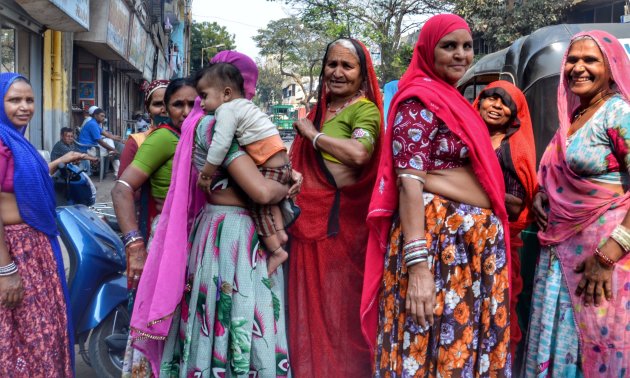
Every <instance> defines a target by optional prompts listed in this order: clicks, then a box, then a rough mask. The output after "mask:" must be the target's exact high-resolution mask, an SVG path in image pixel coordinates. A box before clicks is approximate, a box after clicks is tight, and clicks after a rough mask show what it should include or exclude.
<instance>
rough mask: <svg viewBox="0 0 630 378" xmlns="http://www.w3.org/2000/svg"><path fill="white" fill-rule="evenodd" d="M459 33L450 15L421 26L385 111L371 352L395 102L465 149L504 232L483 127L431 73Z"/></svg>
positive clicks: (374, 220)
mask: <svg viewBox="0 0 630 378" xmlns="http://www.w3.org/2000/svg"><path fill="white" fill-rule="evenodd" d="M460 29H464V30H466V31H468V32H469V33H470V29H469V28H468V24H466V21H464V20H463V19H462V18H461V17H459V16H456V15H454V14H441V15H437V16H434V17H431V18H430V19H429V20H428V21H427V22H426V23H425V24H424V26H423V27H422V30H421V32H420V36H419V37H418V42H417V43H416V47H415V49H414V53H413V57H412V59H411V64H410V65H409V67H408V68H407V71H406V72H405V74H404V75H403V77H402V78H401V79H400V82H399V90H398V92H397V93H396V94H395V95H394V98H393V99H392V102H391V106H390V109H392V111H390V113H389V115H388V120H387V121H388V122H387V126H386V132H385V137H384V139H383V145H382V153H381V162H380V164H379V171H378V174H377V178H376V185H375V187H374V192H373V193H372V200H371V202H370V207H369V210H368V219H367V222H368V226H369V227H370V236H369V241H368V252H367V257H366V263H365V278H364V283H363V297H362V300H361V326H362V330H363V334H364V336H365V338H366V340H367V342H368V343H369V344H370V346H371V347H372V349H373V347H374V345H375V341H376V329H377V324H378V305H377V303H376V302H377V295H378V290H379V286H380V283H381V279H382V277H383V265H384V263H383V259H384V254H385V249H386V247H387V240H388V236H389V230H390V228H391V224H392V217H393V215H394V213H395V212H396V211H397V209H398V190H397V187H396V174H395V172H394V165H393V164H394V163H393V161H394V159H393V155H392V132H391V125H393V124H394V119H395V117H396V109H397V108H398V106H399V104H400V103H402V102H403V101H405V100H407V99H410V98H418V99H419V100H420V101H421V102H422V103H423V104H424V105H425V106H426V107H427V108H428V109H429V110H430V111H431V112H433V113H434V114H435V115H436V116H437V117H438V118H440V119H441V120H442V121H443V122H444V123H445V124H446V126H448V128H449V129H450V130H451V131H452V132H453V133H454V134H455V135H457V136H458V137H459V138H460V139H461V140H462V141H463V142H464V143H465V144H466V146H468V148H469V158H470V162H471V164H472V168H473V171H474V173H475V175H476V176H477V179H478V180H479V182H480V184H481V186H482V187H483V189H484V190H485V192H486V194H487V195H488V197H489V198H490V201H491V203H492V209H493V210H494V213H495V214H496V215H497V216H498V217H499V219H501V222H502V223H503V229H504V230H508V223H507V213H506V211H505V204H504V196H505V186H504V184H503V175H502V173H501V168H500V166H499V163H498V160H497V158H496V155H495V153H494V150H493V149H492V145H491V143H490V136H489V133H488V130H487V128H486V125H485V123H484V122H483V120H482V119H481V117H480V116H479V113H478V112H477V111H476V110H475V109H473V107H472V106H470V104H469V103H468V101H467V100H466V99H465V98H464V97H463V96H462V95H461V94H460V93H459V92H458V91H457V89H456V88H455V87H454V86H452V85H450V84H448V83H447V82H445V81H444V80H443V79H442V78H441V77H439V76H438V75H437V74H436V73H435V72H434V58H435V53H434V50H435V46H436V45H437V43H438V42H439V41H440V39H442V38H443V37H444V36H446V35H447V34H449V33H452V32H453V31H455V30H460ZM505 242H506V244H508V243H509V235H508V234H507V233H505ZM508 256H509V254H508ZM508 260H509V257H508ZM508 263H509V261H508Z"/></svg>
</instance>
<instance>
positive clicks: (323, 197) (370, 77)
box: [290, 39, 383, 240]
mask: <svg viewBox="0 0 630 378" xmlns="http://www.w3.org/2000/svg"><path fill="white" fill-rule="evenodd" d="M348 40H349V41H350V42H352V44H353V45H354V46H355V49H356V50H357V54H358V55H359V61H360V63H361V75H362V77H363V79H364V80H363V83H364V84H363V87H362V90H363V91H364V94H365V97H366V98H367V99H369V100H370V101H372V102H373V103H374V104H375V105H376V106H377V107H378V109H379V110H380V112H381V115H382V114H383V100H382V96H381V92H380V89H379V86H378V80H377V78H376V72H375V71H374V66H373V65H372V59H371V58H370V52H369V51H368V50H367V48H366V47H365V46H364V45H363V44H362V43H361V42H359V41H357V40H355V39H348ZM335 42H337V41H334V42H331V44H329V45H328V46H329V47H328V48H327V49H326V51H328V50H329V49H330V46H331V45H332V44H333V43H335ZM327 55H328V54H326V55H325V56H324V63H323V64H322V73H321V74H320V81H319V82H320V89H319V95H318V99H317V105H316V106H315V107H314V108H313V109H312V110H311V111H310V112H309V114H308V118H309V119H310V120H311V121H313V123H314V124H315V127H316V128H317V129H318V130H321V127H322V124H323V123H324V122H323V121H322V118H323V116H324V115H325V114H326V103H327V102H328V94H327V89H326V85H325V83H324V78H323V73H324V68H323V67H324V66H325V64H326V59H327ZM381 124H383V120H382V119H381ZM380 147H381V143H380V142H378V143H377V144H376V146H375V148H374V152H373V155H372V159H371V160H370V163H369V164H368V165H366V166H365V168H364V169H363V173H362V175H361V176H360V178H359V180H357V182H356V183H355V184H353V185H349V186H345V187H343V188H341V189H339V190H338V191H337V187H336V186H335V185H334V184H332V183H331V182H330V180H329V178H328V177H327V175H326V172H325V171H324V170H322V169H320V164H322V162H321V161H320V160H321V156H319V153H318V152H317V151H315V150H314V149H313V147H312V145H311V141H310V140H308V139H305V138H304V137H302V136H300V135H297V136H296V138H295V140H294V142H293V145H292V146H291V151H290V157H291V163H292V165H293V168H294V169H295V170H297V171H298V172H301V173H302V174H303V175H304V184H303V185H302V189H301V192H300V195H299V196H298V198H297V204H298V205H299V206H300V208H301V210H302V214H301V215H300V217H299V218H298V219H297V221H296V222H295V224H294V225H293V226H292V227H291V229H290V233H291V234H292V235H293V236H294V237H298V238H300V239H305V240H321V239H325V238H327V237H329V236H332V235H335V234H336V232H337V231H338V229H339V227H338V223H337V222H339V221H343V222H346V223H348V222H349V223H353V224H355V223H356V225H357V226H358V227H359V226H360V225H361V224H363V225H364V224H365V214H366V213H365V210H366V209H367V204H368V203H369V201H370V190H369V189H368V188H372V186H373V185H374V179H375V177H376V166H377V164H378V161H379V152H380ZM341 202H343V203H344V207H345V205H347V206H348V207H349V208H355V209H357V210H358V211H356V212H355V213H354V214H343V215H342V219H340V217H339V215H340V214H339V209H340V206H342V205H341ZM322 213H323V214H326V215H328V216H322ZM361 214H363V215H361Z"/></svg>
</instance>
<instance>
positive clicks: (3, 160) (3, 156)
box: [0, 141, 14, 193]
mask: <svg viewBox="0 0 630 378" xmlns="http://www.w3.org/2000/svg"><path fill="white" fill-rule="evenodd" d="M13 168H14V166H13V154H12V153H11V150H9V147H7V146H5V145H4V143H2V141H0V191H2V192H4V193H13Z"/></svg>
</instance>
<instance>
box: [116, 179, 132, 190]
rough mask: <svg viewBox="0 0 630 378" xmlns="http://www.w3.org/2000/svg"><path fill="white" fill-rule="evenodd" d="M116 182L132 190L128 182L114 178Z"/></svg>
mask: <svg viewBox="0 0 630 378" xmlns="http://www.w3.org/2000/svg"><path fill="white" fill-rule="evenodd" d="M116 182H117V183H119V184H121V185H124V186H126V187H127V188H129V189H131V191H134V190H133V188H132V187H131V185H129V183H128V182H127V181H125V180H116Z"/></svg>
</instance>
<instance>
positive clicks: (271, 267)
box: [267, 247, 289, 276]
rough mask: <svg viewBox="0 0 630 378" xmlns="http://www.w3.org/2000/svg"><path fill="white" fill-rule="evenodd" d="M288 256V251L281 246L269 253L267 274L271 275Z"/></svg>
mask: <svg viewBox="0 0 630 378" xmlns="http://www.w3.org/2000/svg"><path fill="white" fill-rule="evenodd" d="M288 257H289V253H288V252H287V251H285V250H284V248H282V247H278V248H277V249H276V250H275V251H273V252H272V253H270V254H269V257H268V258H267V274H268V275H270V276H271V275H272V274H273V273H274V272H275V271H276V269H278V267H279V266H280V265H282V263H283V262H285V261H287V258H288Z"/></svg>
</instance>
